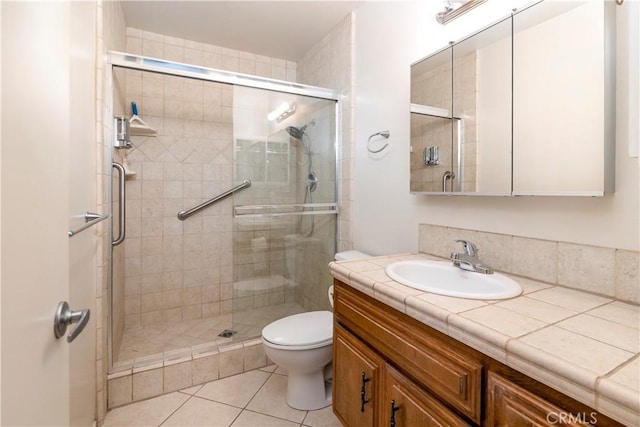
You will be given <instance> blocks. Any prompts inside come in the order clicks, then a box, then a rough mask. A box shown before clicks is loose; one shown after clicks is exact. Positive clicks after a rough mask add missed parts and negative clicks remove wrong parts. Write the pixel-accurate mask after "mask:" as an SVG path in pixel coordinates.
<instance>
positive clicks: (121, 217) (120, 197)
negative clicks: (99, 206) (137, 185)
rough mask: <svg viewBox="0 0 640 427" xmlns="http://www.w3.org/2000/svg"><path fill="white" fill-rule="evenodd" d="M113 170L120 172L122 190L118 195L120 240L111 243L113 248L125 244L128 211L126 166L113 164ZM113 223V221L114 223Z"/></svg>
mask: <svg viewBox="0 0 640 427" xmlns="http://www.w3.org/2000/svg"><path fill="white" fill-rule="evenodd" d="M113 168H114V169H117V170H118V188H119V189H120V191H119V193H120V194H118V200H119V201H120V206H119V207H120V209H119V215H118V225H119V226H120V227H119V228H120V229H119V230H118V238H117V239H115V240H113V241H112V242H111V244H112V245H113V246H118V245H119V244H120V243H122V242H124V237H125V234H126V227H125V216H126V211H125V187H124V180H125V178H126V173H125V170H124V166H122V165H121V164H120V163H117V162H113ZM112 206H113V201H112ZM112 218H113V216H112ZM112 223H113V221H112Z"/></svg>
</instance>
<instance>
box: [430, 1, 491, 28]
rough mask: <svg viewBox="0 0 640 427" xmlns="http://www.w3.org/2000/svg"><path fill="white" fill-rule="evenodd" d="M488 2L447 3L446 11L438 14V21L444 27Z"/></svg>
mask: <svg viewBox="0 0 640 427" xmlns="http://www.w3.org/2000/svg"><path fill="white" fill-rule="evenodd" d="M485 1H487V0H450V1H445V6H444V10H443V11H442V12H438V13H437V14H436V21H438V22H439V23H440V24H442V25H444V24H446V23H448V22H449V21H451V20H453V19H455V18H457V17H458V16H461V15H463V14H465V13H467V12H468V11H470V10H471V9H473V8H474V7H476V6H479V5H481V4H482V3H484V2H485Z"/></svg>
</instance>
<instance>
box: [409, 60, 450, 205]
mask: <svg viewBox="0 0 640 427" xmlns="http://www.w3.org/2000/svg"><path fill="white" fill-rule="evenodd" d="M451 79H452V67H451V48H447V49H445V50H443V51H440V52H438V53H436V54H434V55H432V56H430V57H428V58H426V59H424V60H423V61H421V62H419V63H417V64H415V65H413V66H412V67H411V160H410V162H411V165H410V167H411V184H410V191H411V192H412V193H418V192H443V191H448V190H450V189H451V185H452V183H451V181H450V180H446V179H445V178H444V176H445V175H446V173H447V172H449V173H451V167H452V164H453V163H452V159H453V156H452V129H453V128H452V119H451V103H452V98H451V96H452V93H451V90H452V86H451ZM436 153H437V155H436ZM443 183H444V184H443ZM445 185H446V186H447V190H444V189H443V186H445Z"/></svg>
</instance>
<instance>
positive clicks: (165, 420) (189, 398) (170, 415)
mask: <svg viewBox="0 0 640 427" xmlns="http://www.w3.org/2000/svg"><path fill="white" fill-rule="evenodd" d="M182 394H185V395H187V396H189V397H188V398H187V400H185V401H184V402H183V403H182V405H179V406H178V407H177V408H176V409H175V410H174V411H173V412H172V413H171V414H169V416H167V418H165V419H164V421H162V422H161V423H160V424H158V427H160V426H162V425H163V424H164V423H166V422H167V421H168V420H169V418H171V417H172V416H173V415H174V414H175V413H176V412H178V411H179V410H180V408H182V407H183V406H184V405H186V404H187V402H188V401H190V400H191V399H192V398H193V395H188V394H186V393H182Z"/></svg>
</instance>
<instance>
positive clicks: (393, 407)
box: [389, 400, 400, 427]
mask: <svg viewBox="0 0 640 427" xmlns="http://www.w3.org/2000/svg"><path fill="white" fill-rule="evenodd" d="M399 410H400V407H399V406H396V401H395V400H392V401H391V419H390V420H389V427H396V412H397V411H399Z"/></svg>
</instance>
